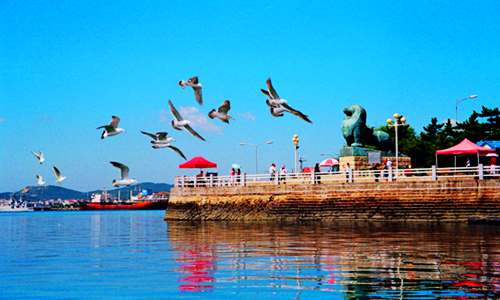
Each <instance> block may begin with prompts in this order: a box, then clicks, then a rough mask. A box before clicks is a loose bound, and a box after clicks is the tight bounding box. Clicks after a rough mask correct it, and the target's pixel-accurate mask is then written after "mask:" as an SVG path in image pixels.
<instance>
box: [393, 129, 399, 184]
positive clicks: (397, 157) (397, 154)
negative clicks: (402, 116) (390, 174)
mask: <svg viewBox="0 0 500 300" xmlns="http://www.w3.org/2000/svg"><path fill="white" fill-rule="evenodd" d="M394 128H395V130H396V178H398V169H399V153H398V152H399V151H398V121H396V124H395V125H394Z"/></svg>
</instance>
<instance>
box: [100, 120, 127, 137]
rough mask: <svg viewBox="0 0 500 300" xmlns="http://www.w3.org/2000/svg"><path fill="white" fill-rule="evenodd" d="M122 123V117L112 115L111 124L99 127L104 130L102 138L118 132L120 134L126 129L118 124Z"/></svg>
mask: <svg viewBox="0 0 500 300" xmlns="http://www.w3.org/2000/svg"><path fill="white" fill-rule="evenodd" d="M119 124H120V118H119V117H117V116H112V117H111V123H109V125H103V126H99V127H97V129H101V128H103V129H104V130H103V132H102V134H101V139H105V138H107V137H109V136H114V135H117V134H120V133H122V132H124V131H125V129H123V128H119V127H118V125H119Z"/></svg>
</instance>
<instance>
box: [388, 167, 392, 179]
mask: <svg viewBox="0 0 500 300" xmlns="http://www.w3.org/2000/svg"><path fill="white" fill-rule="evenodd" d="M387 171H388V172H389V177H388V181H392V167H391V168H389V169H388V170H387Z"/></svg>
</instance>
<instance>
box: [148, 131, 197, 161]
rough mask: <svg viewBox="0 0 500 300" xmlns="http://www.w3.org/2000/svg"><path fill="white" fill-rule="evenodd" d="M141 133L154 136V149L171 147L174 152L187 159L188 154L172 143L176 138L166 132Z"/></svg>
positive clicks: (152, 142)
mask: <svg viewBox="0 0 500 300" xmlns="http://www.w3.org/2000/svg"><path fill="white" fill-rule="evenodd" d="M141 133H142V134H144V135H147V136H149V137H150V138H152V141H151V144H153V145H152V146H151V147H152V148H153V149H161V148H170V149H172V150H173V151H174V152H176V153H177V154H179V155H180V156H181V157H182V158H184V159H186V160H187V158H186V156H185V155H184V153H182V151H181V150H180V149H179V148H177V147H175V146H172V145H171V142H173V141H174V138H173V137H171V136H168V134H167V133H166V132H157V133H149V132H146V131H141Z"/></svg>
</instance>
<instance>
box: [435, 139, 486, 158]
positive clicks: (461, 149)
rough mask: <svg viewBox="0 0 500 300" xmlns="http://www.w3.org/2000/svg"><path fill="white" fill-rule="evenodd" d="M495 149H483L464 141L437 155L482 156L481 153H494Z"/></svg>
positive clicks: (438, 152)
mask: <svg viewBox="0 0 500 300" xmlns="http://www.w3.org/2000/svg"><path fill="white" fill-rule="evenodd" d="M492 152H495V149H490V148H487V147H481V146H478V145H476V144H474V143H473V142H471V141H469V140H468V139H464V140H463V141H461V142H460V143H459V144H457V145H455V146H453V147H450V148H448V149H442V150H437V151H436V154H439V155H459V154H476V153H477V154H480V153H492Z"/></svg>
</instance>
